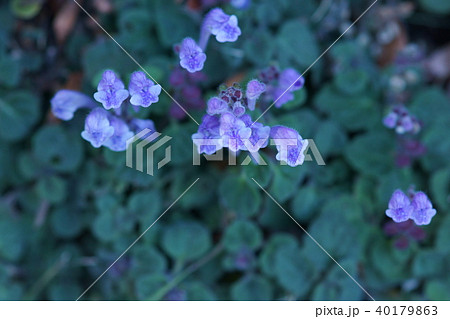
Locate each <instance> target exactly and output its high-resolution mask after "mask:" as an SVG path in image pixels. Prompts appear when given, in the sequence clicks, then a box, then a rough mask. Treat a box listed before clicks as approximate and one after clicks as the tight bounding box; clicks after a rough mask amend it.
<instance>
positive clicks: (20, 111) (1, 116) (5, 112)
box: [0, 91, 39, 141]
mask: <svg viewBox="0 0 450 319" xmlns="http://www.w3.org/2000/svg"><path fill="white" fill-rule="evenodd" d="M38 118H39V103H38V99H37V97H35V96H34V95H32V94H31V93H29V92H27V91H15V92H11V93H8V94H6V95H4V96H3V97H2V99H0V138H2V139H4V140H7V141H16V140H19V139H21V138H23V137H25V136H26V135H27V134H28V133H29V131H30V129H31V127H32V126H33V125H34V124H35V123H36V122H37V120H38Z"/></svg>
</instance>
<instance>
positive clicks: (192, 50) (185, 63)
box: [180, 38, 206, 73]
mask: <svg viewBox="0 0 450 319" xmlns="http://www.w3.org/2000/svg"><path fill="white" fill-rule="evenodd" d="M205 61H206V54H205V53H203V50H202V49H201V48H200V47H199V46H198V45H197V43H195V41H194V40H193V39H192V38H185V39H184V40H183V42H182V43H181V47H180V65H181V66H182V67H183V68H184V69H186V70H188V71H189V72H191V73H193V72H197V71H200V70H201V69H203V63H205Z"/></svg>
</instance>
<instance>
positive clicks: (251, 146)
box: [241, 114, 270, 153]
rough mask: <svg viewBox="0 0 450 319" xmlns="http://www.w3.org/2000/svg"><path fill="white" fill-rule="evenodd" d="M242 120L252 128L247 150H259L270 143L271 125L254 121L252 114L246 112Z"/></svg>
mask: <svg viewBox="0 0 450 319" xmlns="http://www.w3.org/2000/svg"><path fill="white" fill-rule="evenodd" d="M241 120H242V121H243V122H244V123H245V125H246V126H247V127H250V128H251V130H252V135H250V138H249V139H248V141H249V142H248V143H246V144H245V146H246V148H247V150H248V151H249V152H251V153H253V152H257V151H258V150H259V149H260V148H264V147H266V146H267V144H268V143H269V137H270V127H269V126H264V125H263V124H261V123H258V122H253V121H252V119H251V117H250V115H248V114H244V115H243V116H242V117H241Z"/></svg>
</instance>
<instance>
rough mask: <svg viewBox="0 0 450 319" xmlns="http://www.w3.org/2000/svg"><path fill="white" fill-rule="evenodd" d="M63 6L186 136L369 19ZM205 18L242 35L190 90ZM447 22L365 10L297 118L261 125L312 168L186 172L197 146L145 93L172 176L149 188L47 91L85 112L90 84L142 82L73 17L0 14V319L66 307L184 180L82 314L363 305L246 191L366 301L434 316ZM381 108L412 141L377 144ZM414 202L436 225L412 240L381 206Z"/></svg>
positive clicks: (226, 5) (113, 0)
mask: <svg viewBox="0 0 450 319" xmlns="http://www.w3.org/2000/svg"><path fill="white" fill-rule="evenodd" d="M78 2H79V4H80V5H81V6H83V7H84V8H85V10H87V11H88V12H89V13H90V14H91V15H92V17H93V18H94V19H96V20H97V21H98V22H99V23H100V24H101V25H102V27H104V28H105V29H106V30H107V31H108V32H109V33H110V34H111V35H112V36H113V37H114V39H116V40H117V42H119V43H120V44H121V45H122V46H123V47H124V48H125V49H126V50H127V51H128V52H129V53H130V54H131V55H132V56H133V57H134V58H135V59H136V60H137V61H139V63H140V64H142V65H143V66H144V68H145V69H146V70H147V71H148V72H149V73H150V74H151V75H152V76H153V77H154V78H155V79H156V80H157V81H159V82H160V84H161V85H162V86H163V87H164V88H165V89H166V90H167V91H168V92H169V93H170V94H172V95H173V96H174V97H175V98H176V99H177V100H179V101H180V103H181V104H182V105H183V106H185V107H186V108H187V109H188V111H189V112H190V113H191V114H192V115H193V116H194V117H195V118H196V119H197V120H198V121H200V119H201V117H202V115H203V114H204V113H205V103H204V101H205V100H206V99H207V98H208V97H210V96H212V95H214V94H216V90H217V87H218V86H219V85H220V84H221V83H228V84H231V83H233V82H243V83H245V82H246V81H248V80H249V79H251V78H253V77H255V76H257V75H258V74H259V73H260V72H261V71H262V70H264V69H265V68H267V67H269V66H271V65H274V66H276V67H279V68H280V69H284V68H287V67H291V68H295V69H296V70H297V71H298V72H299V73H302V72H303V71H304V70H306V69H307V68H308V67H309V66H310V65H311V64H312V63H313V62H314V61H315V60H316V59H317V57H319V56H320V54H321V53H322V52H323V51H325V50H326V49H327V48H328V47H329V46H330V45H331V44H332V43H333V42H334V41H335V40H336V39H337V38H338V37H339V36H340V35H341V34H342V32H344V31H345V30H346V29H347V28H348V27H349V26H350V25H351V23H352V22H353V21H355V19H357V18H358V17H359V16H360V15H361V14H362V13H363V12H364V11H365V10H366V9H367V8H368V7H369V6H370V5H371V4H372V1H361V0H358V1H356V0H321V1H319V0H277V1H271V0H251V1H250V0H241V1H219V0H188V1H182V0H92V1H81V0H78ZM216 6H220V7H222V8H223V9H224V11H225V12H226V13H228V14H235V15H236V16H237V17H238V19H239V26H240V28H241V30H242V35H241V36H240V37H239V39H238V41H237V42H235V43H225V44H219V43H217V42H215V41H210V43H209V46H208V48H207V50H206V54H207V55H208V60H207V62H206V63H205V68H204V70H203V71H202V73H201V74H200V73H199V74H197V76H189V75H188V74H186V73H184V71H182V70H181V69H180V68H179V66H178V62H179V61H178V57H177V55H176V54H175V53H174V51H173V46H174V44H177V43H179V42H180V41H181V40H182V39H183V38H184V37H186V36H190V37H193V38H198V35H199V30H200V24H201V21H202V17H203V16H204V15H205V13H206V12H207V11H208V10H209V9H211V8H213V7H216ZM449 18H450V1H448V0H415V1H397V0H386V1H383V0H379V1H378V2H377V3H376V4H375V5H374V6H373V7H372V8H371V9H370V10H369V11H368V12H367V14H366V15H364V16H363V17H362V18H361V20H359V21H358V23H356V24H355V26H353V27H352V28H351V29H349V31H348V32H347V33H346V34H345V35H344V36H343V37H342V38H341V39H340V40H339V41H338V42H337V43H336V44H335V45H334V46H332V48H331V49H330V50H329V51H328V52H327V54H325V55H324V56H323V58H322V59H320V60H319V61H318V63H316V64H315V65H314V66H313V67H312V68H311V69H310V70H309V71H308V73H307V74H306V75H305V78H306V84H305V87H304V88H303V89H302V90H301V91H299V92H301V93H299V94H297V95H296V96H295V100H294V101H292V102H291V103H289V104H286V105H285V106H283V107H282V108H280V109H275V108H274V109H271V111H270V112H268V115H266V116H265V118H264V122H265V123H266V124H269V125H275V124H279V125H286V126H289V127H293V128H296V129H298V131H299V132H300V133H301V135H302V136H303V137H304V138H312V139H314V141H315V143H316V145H317V148H318V149H319V151H320V153H321V155H322V156H323V158H324V160H325V162H326V164H327V165H326V166H318V165H317V164H316V163H315V162H305V164H304V165H302V166H299V167H296V168H289V167H285V166H279V165H277V164H276V163H275V162H274V163H271V164H270V165H268V166H256V165H249V166H233V167H230V166H227V163H226V162H225V161H223V162H206V161H205V162H202V165H200V166H195V167H194V166H192V144H191V135H192V134H193V133H195V132H196V131H197V127H196V125H195V123H194V122H193V121H191V120H190V119H189V118H188V117H186V115H185V114H184V113H183V112H181V111H180V110H179V108H178V107H177V106H174V105H173V103H172V101H171V99H170V98H169V97H168V96H167V95H165V94H164V93H161V96H160V102H159V103H157V104H154V105H152V106H151V107H150V108H149V109H145V110H143V111H141V113H140V114H139V116H140V117H142V118H151V119H152V120H153V121H154V122H155V125H156V128H157V130H158V131H159V132H162V133H163V134H166V135H169V136H171V137H173V140H172V141H171V147H172V161H171V163H170V164H168V165H166V166H165V167H163V168H162V169H161V170H159V171H158V172H157V174H156V175H155V176H149V175H146V174H144V173H141V172H138V171H136V170H133V169H131V168H128V167H126V166H125V154H124V152H119V153H115V152H112V151H109V150H108V149H105V148H101V149H94V148H92V147H91V145H90V144H89V143H88V142H86V141H85V140H83V139H82V138H81V136H80V132H81V131H82V129H83V125H84V124H83V122H84V118H85V116H86V113H83V111H80V112H78V113H77V114H76V116H75V118H74V120H72V121H70V122H62V121H60V120H58V119H56V118H55V117H54V116H53V115H52V114H51V111H50V99H51V98H52V97H53V95H54V94H55V93H56V92H57V91H58V90H60V89H72V90H77V91H81V92H83V93H85V94H87V95H89V96H91V95H92V94H93V93H94V92H95V91H96V87H97V83H98V81H99V78H100V76H101V73H102V71H103V70H104V69H106V68H108V69H113V70H115V71H116V72H117V73H118V74H120V75H121V77H122V79H124V80H125V81H124V82H125V83H128V79H129V75H130V74H131V72H133V71H135V70H138V69H139V68H138V66H137V65H136V64H135V63H134V62H133V61H132V60H131V59H130V58H129V57H128V56H127V55H126V54H125V53H124V52H123V51H122V50H121V49H120V48H119V47H118V46H117V45H116V44H115V43H114V42H113V40H111V39H110V38H109V37H108V36H107V35H106V34H105V33H104V32H103V31H102V30H101V29H100V28H99V27H98V26H97V25H96V24H95V22H94V21H93V20H92V19H91V18H90V17H88V16H87V15H86V13H85V12H83V11H82V10H81V9H80V7H79V6H78V5H77V4H76V3H75V2H74V1H72V0H49V1H44V0H9V1H2V2H1V4H0V299H2V300H74V299H76V298H78V297H79V296H80V295H81V293H82V292H83V291H84V290H85V289H86V288H87V287H88V286H89V285H90V284H91V283H92V282H93V281H94V280H95V279H96V278H97V277H98V276H99V275H100V274H101V273H102V272H103V271H104V270H105V269H106V268H107V267H109V266H110V265H111V264H112V263H113V262H114V261H115V260H116V258H117V257H118V256H119V255H120V254H121V253H122V252H123V251H124V250H125V249H126V248H127V247H128V246H129V245H130V244H131V243H132V242H133V241H134V240H135V239H136V238H137V237H138V236H139V235H140V234H141V233H142V232H143V231H144V230H146V229H147V227H149V226H150V225H151V224H152V223H153V222H154V221H155V220H156V218H158V216H159V215H160V214H161V213H162V212H163V211H164V210H165V209H166V208H167V207H169V205H171V203H173V202H174V200H175V199H176V198H177V197H178V196H179V195H180V194H181V193H182V192H183V191H184V190H185V189H186V188H187V187H188V186H189V185H191V184H192V182H193V181H195V180H196V179H197V178H200V179H199V181H198V182H197V183H196V185H195V186H194V187H192V189H190V190H189V191H188V192H187V193H186V195H185V196H183V197H182V198H181V199H180V200H179V201H178V202H177V203H176V204H175V205H174V206H173V207H172V208H171V209H170V210H169V211H168V212H167V214H165V215H164V216H163V218H161V220H159V221H158V222H157V223H156V224H155V225H154V226H153V227H152V228H151V229H150V230H149V231H148V233H146V234H145V236H143V237H142V239H141V240H140V241H139V242H137V243H136V245H134V246H133V247H132V249H130V250H129V251H128V252H127V254H125V255H124V256H123V257H122V258H121V259H120V260H119V261H118V262H117V263H116V264H115V265H114V266H113V267H112V268H111V269H110V270H109V271H108V272H107V273H106V274H105V275H104V276H103V277H102V278H101V279H100V280H99V281H98V282H97V283H96V284H95V285H94V286H93V287H92V289H90V290H89V291H88V292H87V293H86V294H85V295H84V296H83V298H82V299H83V300H369V297H368V296H367V295H366V294H365V293H364V292H363V291H362V290H361V289H360V288H359V287H358V286H357V285H356V284H355V283H354V282H353V281H352V280H351V279H350V278H349V277H348V276H347V275H346V274H345V273H344V272H343V271H342V270H341V269H340V268H339V267H338V266H337V265H336V264H335V263H334V262H333V261H332V260H331V259H330V258H329V257H328V256H327V255H326V254H325V253H324V252H323V251H322V250H321V249H320V248H319V247H317V245H316V244H315V243H314V242H313V241H312V240H310V239H309V238H308V237H307V236H306V235H305V234H304V233H303V231H302V230H301V229H300V228H299V227H298V226H297V225H296V224H295V223H294V222H293V221H292V220H291V219H290V218H289V217H288V216H286V214H285V213H284V212H283V211H282V210H281V209H280V208H279V207H278V206H277V205H276V204H275V203H274V202H273V201H272V200H271V199H270V198H269V197H268V196H267V195H266V194H265V193H264V192H262V191H261V190H260V189H259V187H258V186H257V185H256V184H255V183H254V182H253V181H252V180H251V178H255V180H257V181H258V183H260V184H261V185H262V186H263V187H264V188H265V189H266V190H267V191H268V192H269V193H270V194H271V195H272V196H273V197H274V198H275V199H276V200H277V201H278V202H279V203H280V204H281V205H282V206H283V207H284V208H285V209H286V210H287V211H288V212H289V213H291V214H292V216H293V217H294V218H295V219H296V220H297V221H298V222H299V223H300V224H301V225H302V226H303V227H305V228H306V229H307V230H308V232H310V234H311V235H312V236H313V237H314V238H315V239H316V240H317V241H318V242H319V243H320V244H321V245H322V246H323V247H324V248H325V249H326V250H327V251H328V252H329V253H330V254H331V255H332V256H333V257H334V258H335V259H336V260H337V261H338V262H339V263H340V264H341V265H342V266H343V267H344V268H345V269H346V270H347V271H348V272H349V273H350V274H351V275H352V276H353V277H354V278H355V279H356V280H357V281H358V282H359V283H360V284H361V285H362V286H363V287H364V288H365V289H366V290H367V291H368V292H369V293H370V294H371V295H372V296H373V297H374V298H375V299H377V300H450V277H449V272H448V269H449V266H450V254H449V253H450V232H449V230H450V214H449V212H450V162H449V159H450V139H449V136H450V134H449V133H450V102H449V95H450V81H449V75H450V23H449V21H450V19H449ZM175 79H178V80H179V81H175ZM394 105H403V106H405V107H406V108H407V109H408V111H409V112H410V113H411V114H413V115H414V116H415V117H416V118H417V120H418V121H419V122H420V127H421V129H420V132H417V134H398V133H396V132H395V130H392V129H389V128H387V127H385V126H384V125H383V117H384V116H385V115H386V114H388V113H389V112H390V110H391V108H392V106H394ZM267 152H269V153H270V152H273V150H272V151H270V150H268V151H267ZM242 156H243V158H245V155H242ZM271 157H272V158H273V157H274V156H272V155H271ZM243 158H242V159H243ZM411 186H415V188H416V189H417V190H423V191H424V192H426V193H427V194H428V195H429V197H430V199H431V201H432V202H433V204H434V207H435V208H436V210H437V215H436V216H435V217H434V219H433V221H432V222H431V224H430V225H428V226H422V227H418V226H415V225H414V224H412V223H409V222H405V223H401V224H394V223H392V221H391V220H390V219H389V218H387V217H386V216H385V210H386V208H387V204H388V201H389V198H390V196H391V194H392V192H393V191H394V190H395V189H397V188H401V189H403V190H404V191H406V190H407V189H408V188H409V187H411Z"/></svg>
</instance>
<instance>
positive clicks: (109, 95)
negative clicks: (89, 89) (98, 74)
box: [94, 70, 129, 110]
mask: <svg viewBox="0 0 450 319" xmlns="http://www.w3.org/2000/svg"><path fill="white" fill-rule="evenodd" d="M128 96H129V93H128V91H127V90H126V89H125V85H124V84H123V82H122V81H121V80H120V79H119V77H118V76H117V75H116V74H115V73H114V71H111V70H107V71H105V72H103V75H102V79H101V80H100V82H99V84H98V87H97V92H96V93H94V99H95V100H96V101H97V102H100V103H102V105H103V107H104V108H105V109H107V110H109V109H117V108H119V107H120V106H121V105H122V103H123V101H125V100H126V99H127V98H128Z"/></svg>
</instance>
